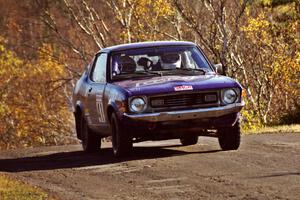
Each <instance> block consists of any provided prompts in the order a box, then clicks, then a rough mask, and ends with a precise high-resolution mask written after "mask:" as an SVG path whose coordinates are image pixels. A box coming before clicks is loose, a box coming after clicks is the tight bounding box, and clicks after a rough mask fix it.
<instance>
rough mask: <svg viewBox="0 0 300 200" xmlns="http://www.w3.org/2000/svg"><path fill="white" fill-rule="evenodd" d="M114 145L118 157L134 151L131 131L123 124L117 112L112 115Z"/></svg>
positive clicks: (114, 151)
mask: <svg viewBox="0 0 300 200" xmlns="http://www.w3.org/2000/svg"><path fill="white" fill-rule="evenodd" d="M111 132H112V147H113V153H114V155H115V156H116V157H125V156H127V155H129V154H130V153H131V151H132V137H131V135H130V132H129V131H128V130H127V129H125V128H124V127H122V126H121V124H120V122H119V120H118V118H117V116H116V114H115V113H112V115H111Z"/></svg>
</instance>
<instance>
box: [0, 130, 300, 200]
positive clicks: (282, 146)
mask: <svg viewBox="0 0 300 200" xmlns="http://www.w3.org/2000/svg"><path fill="white" fill-rule="evenodd" d="M242 139H243V140H242V145H241V148H240V149H239V150H238V151H219V146H218V143H217V140H216V139H215V138H202V137H200V138H199V143H198V144H197V145H194V146H189V147H182V146H180V145H179V141H177V140H169V141H162V142H146V143H139V144H136V145H135V146H136V148H135V151H134V153H133V155H132V156H131V157H129V158H127V159H126V160H120V159H116V158H113V156H112V152H111V149H110V144H104V148H103V150H102V151H101V152H99V153H97V154H89V155H86V154H84V153H83V152H82V151H81V147H80V146H79V145H73V146H59V147H44V148H34V149H25V150H18V151H17V150H16V151H6V152H1V153H0V173H8V174H9V175H10V176H14V177H17V178H18V179H21V180H24V181H26V182H29V183H31V184H33V185H38V186H40V187H42V188H44V189H45V190H46V191H48V192H50V193H52V194H54V195H55V196H57V197H59V198H60V199H65V200H77V199H78V200H79V199H80V200H81V199H138V200H140V199H141V200H142V199H151V200H152V199H159V200H165V199H170V200H182V199H214V200H215V199H218V200H220V199H272V200H273V199H295V200H296V199H297V200H298V199H300V153H299V152H300V134H275V135H273V134H272V135H271V134H269V135H259V136H256V135H250V136H244V137H243V138H242Z"/></svg>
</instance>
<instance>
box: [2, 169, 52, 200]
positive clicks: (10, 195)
mask: <svg viewBox="0 0 300 200" xmlns="http://www.w3.org/2000/svg"><path fill="white" fill-rule="evenodd" d="M0 199H1V200H53V199H52V198H50V197H49V195H48V194H47V193H45V192H44V191H42V190H41V189H39V188H37V187H33V186H30V185H28V184H25V183H22V182H20V181H17V180H13V179H11V178H9V177H7V176H5V175H1V174H0Z"/></svg>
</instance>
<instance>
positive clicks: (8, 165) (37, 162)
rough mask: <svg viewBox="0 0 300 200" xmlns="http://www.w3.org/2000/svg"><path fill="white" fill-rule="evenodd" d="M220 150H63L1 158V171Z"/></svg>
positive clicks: (61, 166) (73, 165)
mask: <svg viewBox="0 0 300 200" xmlns="http://www.w3.org/2000/svg"><path fill="white" fill-rule="evenodd" d="M218 151H220V150H211V151H199V152H185V151H180V150H174V149H165V148H162V147H135V148H134V151H133V153H132V155H131V156H129V157H127V158H123V159H118V158H115V157H114V156H113V155H112V150H111V149H110V148H104V149H101V150H100V151H99V152H98V153H94V154H87V153H84V152H82V151H73V152H61V153H54V154H49V155H43V156H36V157H23V158H14V159H2V160H1V159H0V172H1V171H2V172H24V171H35V170H54V169H66V168H77V167H87V166H95V165H104V164H113V163H118V162H123V161H130V160H142V159H151V158H162V157H170V156H180V155H186V154H206V153H215V152H218Z"/></svg>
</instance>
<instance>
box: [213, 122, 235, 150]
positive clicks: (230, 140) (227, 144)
mask: <svg viewBox="0 0 300 200" xmlns="http://www.w3.org/2000/svg"><path fill="white" fill-rule="evenodd" d="M218 139H219V144H220V147H221V148H222V150H237V149H238V148H239V146H240V142H241V127H240V122H239V121H237V122H236V123H235V125H234V126H233V127H229V128H220V129H218Z"/></svg>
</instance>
